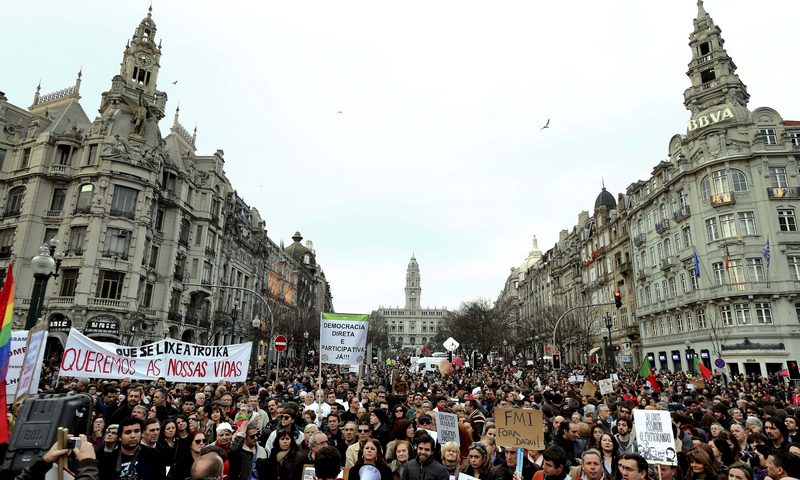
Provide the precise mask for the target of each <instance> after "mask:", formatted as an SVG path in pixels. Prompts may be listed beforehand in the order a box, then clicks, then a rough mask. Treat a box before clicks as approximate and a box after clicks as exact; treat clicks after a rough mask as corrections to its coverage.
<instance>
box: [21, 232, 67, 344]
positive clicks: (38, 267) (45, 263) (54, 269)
mask: <svg viewBox="0 0 800 480" xmlns="http://www.w3.org/2000/svg"><path fill="white" fill-rule="evenodd" d="M57 247H58V240H56V239H55V238H52V239H50V241H49V242H48V243H46V244H44V245H42V246H41V247H40V248H39V255H36V256H35V257H33V258H32V259H31V269H32V270H33V291H32V292H31V306H30V308H28V318H27V319H26V321H25V330H30V329H31V328H33V327H34V325H36V320H37V319H38V318H39V315H40V314H41V312H42V304H43V303H44V293H45V291H46V290H47V281H48V280H50V277H53V278H58V271H59V269H61V261H62V260H63V259H64V252H56V248H57Z"/></svg>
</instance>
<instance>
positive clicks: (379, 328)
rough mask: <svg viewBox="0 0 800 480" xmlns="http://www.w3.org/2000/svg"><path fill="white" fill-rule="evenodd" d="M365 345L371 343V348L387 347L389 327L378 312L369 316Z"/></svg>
mask: <svg viewBox="0 0 800 480" xmlns="http://www.w3.org/2000/svg"><path fill="white" fill-rule="evenodd" d="M367 343H371V344H372V348H388V347H389V327H388V326H387V325H386V318H385V317H384V316H383V315H381V314H380V312H378V311H374V312H372V313H371V314H370V315H369V329H368V330H367Z"/></svg>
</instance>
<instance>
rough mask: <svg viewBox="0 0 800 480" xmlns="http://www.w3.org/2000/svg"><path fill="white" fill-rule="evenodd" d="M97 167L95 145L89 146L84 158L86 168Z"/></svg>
mask: <svg viewBox="0 0 800 480" xmlns="http://www.w3.org/2000/svg"><path fill="white" fill-rule="evenodd" d="M89 165H97V144H96V143H95V144H94V145H89V154H88V155H87V156H86V166H89Z"/></svg>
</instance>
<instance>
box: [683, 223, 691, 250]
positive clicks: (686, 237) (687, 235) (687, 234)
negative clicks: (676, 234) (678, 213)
mask: <svg viewBox="0 0 800 480" xmlns="http://www.w3.org/2000/svg"><path fill="white" fill-rule="evenodd" d="M683 244H684V245H685V246H687V247H690V246H691V245H692V229H691V227H683Z"/></svg>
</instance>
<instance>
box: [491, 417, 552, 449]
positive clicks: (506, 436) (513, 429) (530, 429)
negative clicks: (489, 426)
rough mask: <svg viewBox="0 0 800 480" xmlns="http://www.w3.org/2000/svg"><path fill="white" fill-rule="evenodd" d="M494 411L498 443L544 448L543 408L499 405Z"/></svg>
mask: <svg viewBox="0 0 800 480" xmlns="http://www.w3.org/2000/svg"><path fill="white" fill-rule="evenodd" d="M494 412H495V413H494V418H495V421H496V423H497V444H498V445H500V446H501V447H508V448H527V449H528V450H544V448H545V444H544V427H543V424H544V423H543V419H542V411H541V410H531V409H527V408H500V407H497V408H495V409H494Z"/></svg>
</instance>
